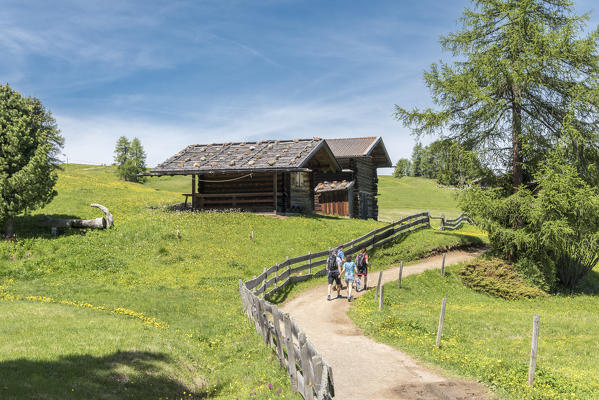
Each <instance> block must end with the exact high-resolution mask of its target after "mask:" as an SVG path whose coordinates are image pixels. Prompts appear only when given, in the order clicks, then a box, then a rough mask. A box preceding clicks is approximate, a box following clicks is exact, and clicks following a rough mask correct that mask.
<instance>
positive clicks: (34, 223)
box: [14, 214, 86, 240]
mask: <svg viewBox="0 0 599 400" xmlns="http://www.w3.org/2000/svg"><path fill="white" fill-rule="evenodd" d="M47 218H52V219H82V218H80V217H78V216H74V215H68V214H48V215H45V214H37V215H21V216H18V217H15V222H14V230H15V233H16V236H17V240H19V239H34V238H44V239H55V238H57V237H59V236H71V235H84V234H85V232H86V229H75V228H58V229H57V234H56V235H53V234H52V229H51V228H50V226H43V225H44V221H45V220H46V219H47Z"/></svg>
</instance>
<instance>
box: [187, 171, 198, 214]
mask: <svg viewBox="0 0 599 400" xmlns="http://www.w3.org/2000/svg"><path fill="white" fill-rule="evenodd" d="M195 194H196V175H192V176H191V209H192V210H195V208H196V196H195ZM185 202H186V203H187V199H185Z"/></svg>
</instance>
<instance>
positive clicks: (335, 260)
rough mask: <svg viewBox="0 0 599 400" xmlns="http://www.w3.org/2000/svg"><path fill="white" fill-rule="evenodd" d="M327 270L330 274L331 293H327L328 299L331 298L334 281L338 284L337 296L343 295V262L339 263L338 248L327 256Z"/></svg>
mask: <svg viewBox="0 0 599 400" xmlns="http://www.w3.org/2000/svg"><path fill="white" fill-rule="evenodd" d="M327 272H328V276H329V293H328V294H327V300H329V301H330V300H331V288H332V287H333V283H335V284H336V285H337V297H341V278H340V276H341V264H340V263H339V257H338V255H337V250H333V251H332V252H331V254H329V258H327Z"/></svg>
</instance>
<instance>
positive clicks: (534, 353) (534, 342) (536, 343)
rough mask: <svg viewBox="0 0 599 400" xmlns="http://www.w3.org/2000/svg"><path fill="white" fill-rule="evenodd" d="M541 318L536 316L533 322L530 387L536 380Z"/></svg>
mask: <svg viewBox="0 0 599 400" xmlns="http://www.w3.org/2000/svg"><path fill="white" fill-rule="evenodd" d="M539 318H540V317H539V315H538V314H535V316H534V318H533V320H532V344H531V346H530V364H529V365H528V386H532V385H533V383H534V379H535V368H536V366H537V351H538V350H539Z"/></svg>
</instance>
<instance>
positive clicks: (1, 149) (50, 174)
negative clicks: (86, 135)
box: [0, 84, 64, 236]
mask: <svg viewBox="0 0 599 400" xmlns="http://www.w3.org/2000/svg"><path fill="white" fill-rule="evenodd" d="M63 143H64V140H63V138H62V136H60V131H59V130H58V127H57V125H56V121H55V120H54V118H53V117H52V114H51V113H50V111H48V110H46V109H45V108H44V106H43V105H42V103H41V102H40V101H39V100H38V99H36V98H32V97H23V96H22V95H21V94H20V93H18V92H17V91H15V90H13V89H12V88H11V87H10V86H9V85H8V84H7V85H0V221H1V222H3V223H4V225H5V234H6V235H7V236H11V235H12V234H13V221H14V217H15V216H17V215H19V214H21V213H23V212H30V211H32V210H35V209H36V208H39V207H43V206H44V205H46V204H47V203H49V202H50V201H51V200H52V198H54V196H55V195H56V191H55V190H54V185H55V184H56V181H57V180H58V175H57V172H56V170H57V169H58V163H59V160H58V159H57V155H58V154H59V152H60V149H61V148H62V146H63Z"/></svg>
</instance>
